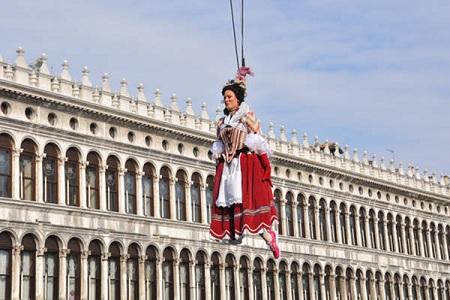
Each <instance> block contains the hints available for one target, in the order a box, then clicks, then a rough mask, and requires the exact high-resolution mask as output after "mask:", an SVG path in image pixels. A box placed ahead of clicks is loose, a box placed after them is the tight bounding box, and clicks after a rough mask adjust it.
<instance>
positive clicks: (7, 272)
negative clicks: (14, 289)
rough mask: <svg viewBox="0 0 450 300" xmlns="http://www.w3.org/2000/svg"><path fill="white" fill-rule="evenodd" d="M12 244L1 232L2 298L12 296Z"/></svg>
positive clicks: (7, 234)
mask: <svg viewBox="0 0 450 300" xmlns="http://www.w3.org/2000/svg"><path fill="white" fill-rule="evenodd" d="M0 151H1V150H0ZM12 245H13V243H12V239H11V235H10V234H9V233H8V232H2V233H0V299H10V298H9V297H10V296H11V270H12Z"/></svg>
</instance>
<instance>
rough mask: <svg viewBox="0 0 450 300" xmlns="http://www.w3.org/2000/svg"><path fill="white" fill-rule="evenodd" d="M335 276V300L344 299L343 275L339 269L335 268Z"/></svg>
mask: <svg viewBox="0 0 450 300" xmlns="http://www.w3.org/2000/svg"><path fill="white" fill-rule="evenodd" d="M335 273H336V276H335V283H334V284H335V288H336V299H346V298H345V294H344V293H345V286H344V274H343V271H342V269H341V268H340V267H337V268H336V272H335Z"/></svg>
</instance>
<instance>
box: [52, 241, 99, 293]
mask: <svg viewBox="0 0 450 300" xmlns="http://www.w3.org/2000/svg"><path fill="white" fill-rule="evenodd" d="M101 262H102V246H101V243H100V242H99V241H98V240H93V241H91V242H90V243H89V257H88V299H100V298H101V282H102V281H101V278H102V277H101V276H102V274H101ZM55 299H56V298H55Z"/></svg>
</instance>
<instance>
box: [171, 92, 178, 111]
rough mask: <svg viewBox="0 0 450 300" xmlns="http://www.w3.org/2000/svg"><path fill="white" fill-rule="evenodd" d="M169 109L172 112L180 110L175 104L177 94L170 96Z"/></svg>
mask: <svg viewBox="0 0 450 300" xmlns="http://www.w3.org/2000/svg"><path fill="white" fill-rule="evenodd" d="M170 109H171V110H172V111H177V112H179V111H180V109H179V108H178V104H177V94H175V93H174V94H172V96H171V97H170Z"/></svg>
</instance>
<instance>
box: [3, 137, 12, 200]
mask: <svg viewBox="0 0 450 300" xmlns="http://www.w3.org/2000/svg"><path fill="white" fill-rule="evenodd" d="M13 149H14V142H13V139H12V138H11V137H10V136H9V135H7V134H5V133H1V134H0V197H8V198H11V197H12V192H11V191H12V151H13Z"/></svg>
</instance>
